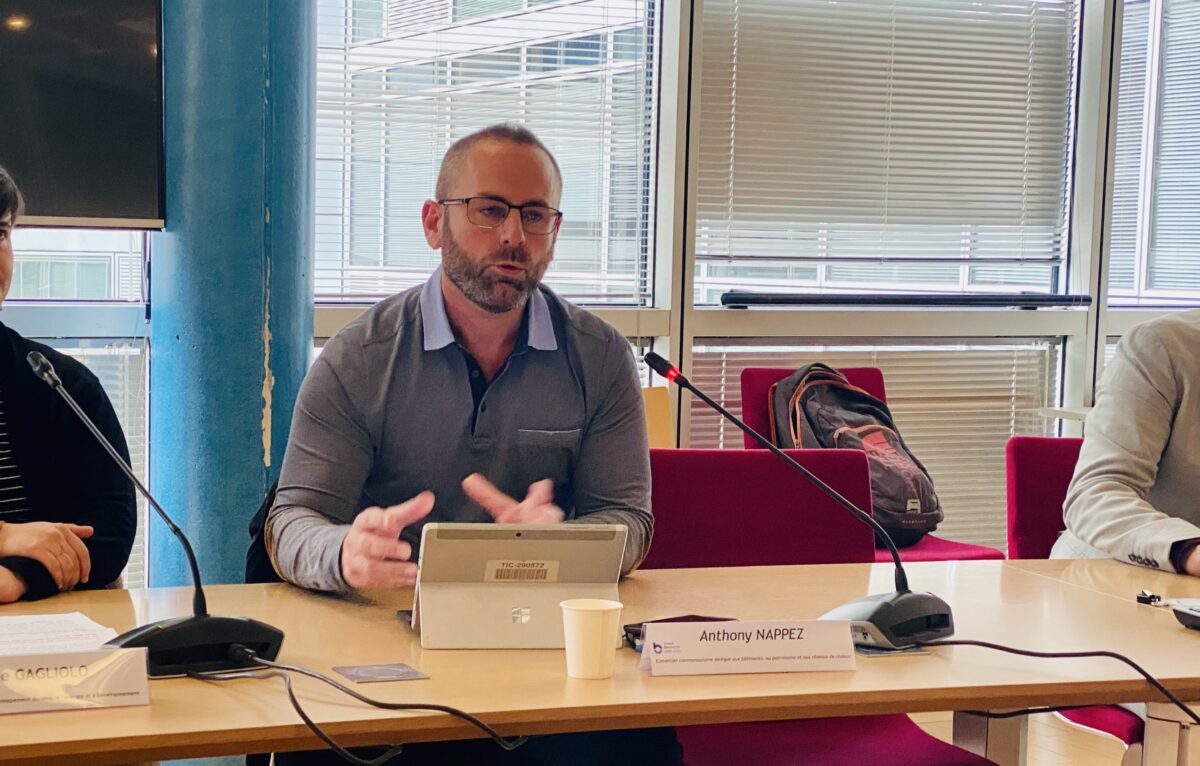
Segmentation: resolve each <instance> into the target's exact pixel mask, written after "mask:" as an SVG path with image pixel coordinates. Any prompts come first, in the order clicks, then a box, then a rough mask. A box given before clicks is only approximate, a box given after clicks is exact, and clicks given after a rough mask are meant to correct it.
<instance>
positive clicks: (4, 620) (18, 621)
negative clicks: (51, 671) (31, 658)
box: [0, 612, 117, 655]
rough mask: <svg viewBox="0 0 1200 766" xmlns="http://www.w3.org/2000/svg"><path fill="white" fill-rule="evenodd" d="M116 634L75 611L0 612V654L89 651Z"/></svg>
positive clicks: (97, 647)
mask: <svg viewBox="0 0 1200 766" xmlns="http://www.w3.org/2000/svg"><path fill="white" fill-rule="evenodd" d="M116 636H117V632H116V631H115V630H113V629H112V628H106V627H104V626H103V625H101V624H99V623H97V622H95V621H93V620H92V619H90V618H88V617H85V616H84V615H82V614H80V613H79V612H69V613H67V614H37V615H12V616H0V655H15V654H49V653H53V652H74V651H92V650H94V649H99V648H100V646H101V645H102V644H104V643H105V642H107V641H108V640H109V639H112V638H116Z"/></svg>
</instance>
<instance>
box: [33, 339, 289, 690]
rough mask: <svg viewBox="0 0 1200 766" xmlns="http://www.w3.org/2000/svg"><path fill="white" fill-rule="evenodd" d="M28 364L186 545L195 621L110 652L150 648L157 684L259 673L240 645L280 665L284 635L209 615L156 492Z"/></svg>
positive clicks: (132, 639)
mask: <svg viewBox="0 0 1200 766" xmlns="http://www.w3.org/2000/svg"><path fill="white" fill-rule="evenodd" d="M25 361H27V362H28V363H29V366H30V367H31V368H32V369H33V372H34V374H35V375H37V376H38V377H39V378H41V379H42V380H43V381H45V382H46V384H47V385H48V386H50V387H51V388H53V389H54V390H55V391H57V392H58V395H59V396H61V397H62V398H63V401H65V402H66V403H67V406H69V407H70V408H71V410H72V411H73V412H74V413H75V415H76V416H78V417H79V419H80V420H81V421H83V424H84V425H85V426H87V429H88V430H89V431H91V432H92V436H94V437H96V441H98V442H100V446H102V447H104V450H105V451H106V452H108V454H109V456H110V457H111V458H112V459H113V460H114V461H116V463H117V467H119V468H120V469H121V472H122V473H124V474H125V475H126V476H127V477H128V478H129V480H130V481H132V482H133V485H134V486H135V487H137V489H138V491H139V492H141V493H142V496H143V497H145V498H146V500H147V502H149V503H150V506H151V507H152V508H154V510H155V511H156V512H157V513H158V516H159V518H161V519H162V520H163V523H165V524H166V525H167V527H168V528H169V529H170V530H171V534H173V535H175V537H176V538H177V539H178V540H179V542H180V544H182V545H183V551H184V553H185V554H187V560H188V565H189V566H190V567H191V569H192V584H193V586H194V588H195V591H194V593H193V596H192V614H191V616H189V617H172V618H169V619H166V620H159V621H157V622H152V623H149V624H147V625H143V626H141V627H139V628H134V629H133V630H130V631H129V632H127V633H122V634H121V635H119V636H117V637H116V638H114V639H112V640H111V641H109V642H108V643H107V644H105V646H113V647H121V648H133V647H143V646H144V647H146V672H147V674H148V675H149V676H150V677H151V678H167V677H170V676H183V675H187V674H188V673H208V672H214V671H222V670H233V669H240V668H247V667H254V663H253V662H247V661H244V660H241V659H231V658H232V657H241V656H243V655H240V654H237V653H235V652H232V651H231V650H232V649H233V647H234V646H235V645H238V644H240V645H242V646H244V647H247V648H249V649H251V650H253V651H254V653H255V654H257V655H258V656H260V657H262V658H264V659H267V660H274V659H275V658H276V657H278V656H279V647H280V646H281V645H282V644H283V631H281V630H279V629H278V628H276V627H273V626H271V625H267V624H266V623H263V622H259V621H258V620H252V619H250V618H248V617H214V616H213V615H210V614H209V613H208V603H207V601H206V600H205V598H204V586H203V585H202V584H201V582H200V565H199V564H198V563H197V562H196V554H195V553H193V552H192V545H191V543H189V542H188V539H187V537H186V536H185V535H184V534H183V531H182V530H181V529H180V528H179V527H177V526H176V525H175V522H174V521H172V520H171V517H170V516H168V515H167V513H166V511H164V510H163V509H162V506H160V505H159V504H158V501H157V500H155V499H154V497H153V496H152V495H151V494H150V490H148V489H146V488H145V487H144V486H143V485H142V483H141V482H140V481H138V478H137V476H134V474H133V469H132V468H130V467H129V464H128V463H126V462H125V459H124V458H122V457H121V454H120V453H119V452H117V451H116V449H114V448H113V446H112V443H110V442H109V441H108V439H106V438H105V437H104V434H103V433H101V432H100V429H99V428H97V427H96V424H95V423H93V422H92V419H91V418H89V417H88V416H87V413H86V412H84V411H83V410H82V409H81V408H80V406H79V404H78V403H77V402H76V401H75V398H74V397H72V396H71V395H70V394H69V393H67V390H66V389H65V388H63V384H62V380H60V379H59V377H58V374H57V373H56V372H55V371H54V366H53V365H52V364H50V361H49V360H48V359H46V357H45V356H43V355H42V354H41V353H40V352H37V351H30V352H29V354H28V356H26V357H25Z"/></svg>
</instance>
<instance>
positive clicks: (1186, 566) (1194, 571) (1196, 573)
mask: <svg viewBox="0 0 1200 766" xmlns="http://www.w3.org/2000/svg"><path fill="white" fill-rule="evenodd" d="M1183 571H1185V572H1187V573H1188V574H1190V575H1191V576H1192V577H1200V545H1197V546H1195V547H1193V548H1192V552H1191V553H1189V554H1188V555H1187V558H1186V559H1184V560H1183Z"/></svg>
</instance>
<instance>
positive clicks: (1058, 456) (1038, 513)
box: [1005, 436, 1083, 559]
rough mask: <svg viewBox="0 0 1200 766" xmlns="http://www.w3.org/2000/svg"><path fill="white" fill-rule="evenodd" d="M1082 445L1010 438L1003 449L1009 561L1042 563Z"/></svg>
mask: <svg viewBox="0 0 1200 766" xmlns="http://www.w3.org/2000/svg"><path fill="white" fill-rule="evenodd" d="M1082 445H1083V439H1074V438H1067V437H1061V438H1056V437H1050V436H1014V437H1012V438H1011V439H1009V440H1008V446H1007V447H1006V448H1005V460H1006V472H1007V475H1008V557H1009V558H1010V559H1044V558H1047V557H1048V556H1049V555H1050V548H1052V547H1053V546H1054V541H1055V540H1056V539H1058V533H1059V532H1061V531H1062V530H1063V529H1064V527H1065V524H1064V523H1063V501H1064V500H1065V499H1066V497H1067V488H1068V487H1069V486H1070V484H1071V476H1072V475H1073V474H1074V473H1075V463H1076V462H1077V461H1078V460H1079V448H1080V447H1081V446H1082Z"/></svg>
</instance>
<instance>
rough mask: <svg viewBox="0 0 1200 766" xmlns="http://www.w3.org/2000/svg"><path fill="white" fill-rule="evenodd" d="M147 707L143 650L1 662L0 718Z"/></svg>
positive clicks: (22, 657)
mask: <svg viewBox="0 0 1200 766" xmlns="http://www.w3.org/2000/svg"><path fill="white" fill-rule="evenodd" d="M149 704H150V687H149V683H148V682H147V680H146V650H145V649H99V650H96V651H87V652H56V653H53V654H24V655H21V654H13V655H3V656H0V714H3V713H29V712H33V711H37V710H85V709H88V708H101V707H124V706H126V705H149Z"/></svg>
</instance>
